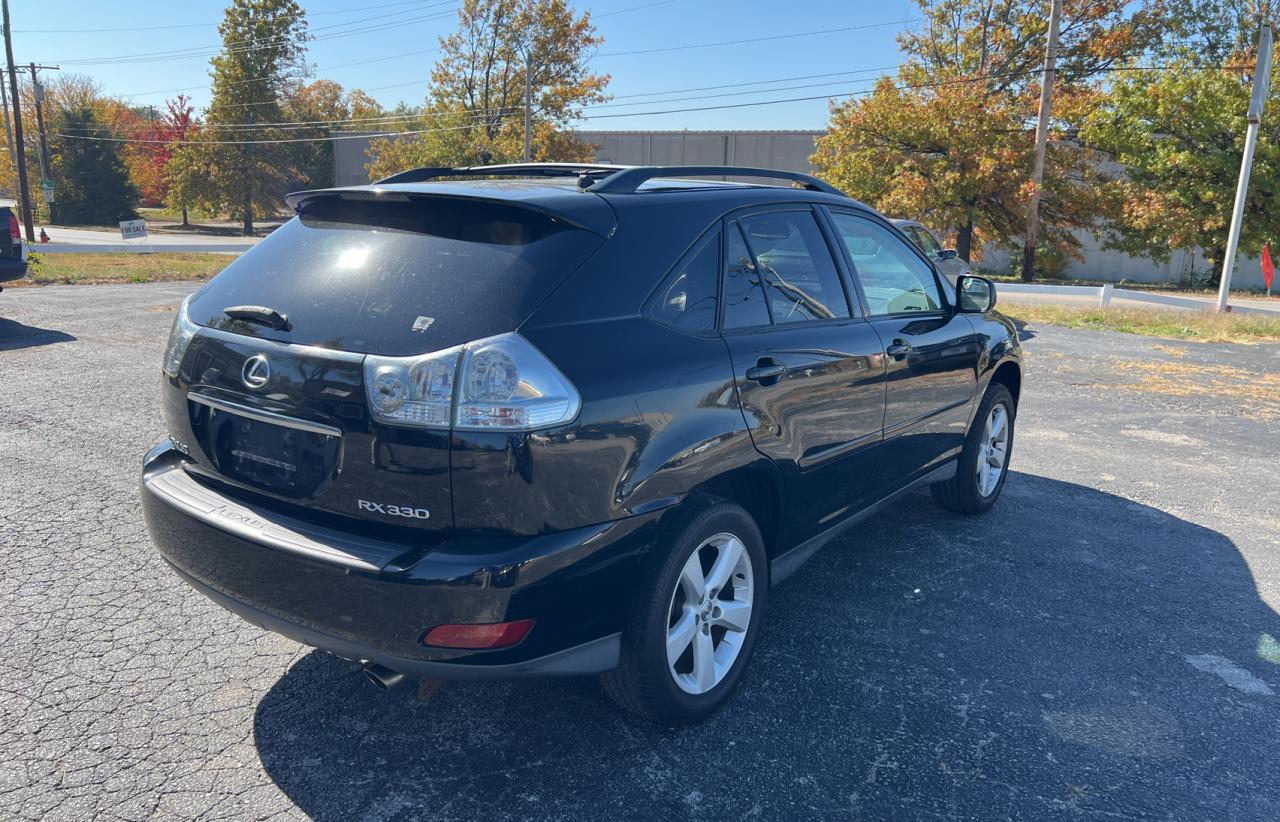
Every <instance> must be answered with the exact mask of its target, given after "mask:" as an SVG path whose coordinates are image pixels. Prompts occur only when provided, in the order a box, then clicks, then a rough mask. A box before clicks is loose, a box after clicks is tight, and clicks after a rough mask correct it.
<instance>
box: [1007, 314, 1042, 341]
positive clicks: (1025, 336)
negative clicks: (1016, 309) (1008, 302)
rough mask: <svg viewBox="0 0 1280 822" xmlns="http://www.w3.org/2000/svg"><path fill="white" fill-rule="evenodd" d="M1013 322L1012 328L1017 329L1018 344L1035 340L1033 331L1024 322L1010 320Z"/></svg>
mask: <svg viewBox="0 0 1280 822" xmlns="http://www.w3.org/2000/svg"><path fill="white" fill-rule="evenodd" d="M1010 319H1011V320H1012V321H1013V327H1014V328H1016V329H1018V342H1026V341H1027V340H1034V339H1035V338H1036V332H1035V329H1034V328H1032V327H1031V326H1030V325H1029V324H1028V323H1027V321H1026V320H1019V319H1014V318H1012V317H1011V318H1010Z"/></svg>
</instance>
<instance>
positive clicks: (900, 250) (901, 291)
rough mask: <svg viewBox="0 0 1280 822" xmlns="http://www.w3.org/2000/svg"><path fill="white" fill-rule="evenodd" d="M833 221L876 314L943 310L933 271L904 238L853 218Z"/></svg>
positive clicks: (837, 217) (835, 217)
mask: <svg viewBox="0 0 1280 822" xmlns="http://www.w3.org/2000/svg"><path fill="white" fill-rule="evenodd" d="M831 218H832V221H833V222H834V223H835V226H836V232H837V233H838V234H839V235H840V241H841V242H843V243H844V246H845V248H846V249H847V250H848V251H849V260H850V262H852V263H853V272H854V276H856V277H857V278H858V280H859V282H861V283H862V290H863V292H864V293H865V294H866V297H867V306H868V308H869V309H870V311H871V313H872V314H903V313H908V312H912V311H937V310H940V309H941V308H942V299H941V298H940V297H939V295H938V284H937V282H936V281H935V280H934V278H933V270H932V269H931V268H930V267H929V265H928V263H926V262H925V261H924V260H921V259H920V257H919V255H918V254H916V253H915V252H914V251H912V250H911V247H910V246H908V245H907V244H906V243H905V242H904V241H903V240H902V238H901V237H899V236H898V235H897V234H895V233H894V232H892V231H890V230H889V229H887V228H884V227H883V226H881V225H879V224H877V223H873V222H871V221H870V220H865V219H863V218H861V217H854V216H853V215H851V214H840V213H833V214H832V215H831Z"/></svg>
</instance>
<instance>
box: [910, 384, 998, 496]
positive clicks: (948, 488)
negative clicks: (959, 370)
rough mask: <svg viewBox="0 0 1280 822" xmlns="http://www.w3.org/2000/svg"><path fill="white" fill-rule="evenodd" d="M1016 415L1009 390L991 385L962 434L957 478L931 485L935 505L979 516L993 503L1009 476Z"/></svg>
mask: <svg viewBox="0 0 1280 822" xmlns="http://www.w3.org/2000/svg"><path fill="white" fill-rule="evenodd" d="M1016 412H1017V407H1016V406H1015V405H1014V403H1013V395H1012V394H1010V393H1009V389H1008V388H1007V387H1005V386H1004V385H1003V384H1001V383H992V384H991V386H990V387H989V388H987V393H986V395H985V396H983V398H982V402H981V404H979V406H978V413H976V414H974V416H973V423H972V424H971V425H970V426H969V433H968V434H967V435H965V438H964V447H963V449H961V451H960V458H959V460H958V461H957V463H956V475H955V476H954V477H952V478H951V479H949V480H946V481H945V482H938V483H934V484H933V485H932V486H931V489H932V491H933V499H934V502H936V503H938V504H939V505H941V506H942V507H943V508H946V509H948V510H950V511H956V512H958V513H961V514H981V513H984V512H985V511H987V509H989V508H990V507H991V506H992V505H994V504H995V501H996V499H997V498H999V496H1000V489H1002V488H1004V480H1005V477H1007V476H1008V475H1009V458H1010V457H1011V456H1012V455H1013V423H1014V419H1015V418H1016ZM997 461H998V462H999V465H998V466H997V465H995V464H994V463H995V462H997ZM997 469H998V470H997Z"/></svg>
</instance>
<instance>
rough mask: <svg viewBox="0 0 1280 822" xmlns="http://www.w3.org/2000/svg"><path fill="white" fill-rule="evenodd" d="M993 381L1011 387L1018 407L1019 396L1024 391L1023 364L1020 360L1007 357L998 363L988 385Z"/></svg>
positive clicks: (1014, 403) (1010, 390)
mask: <svg viewBox="0 0 1280 822" xmlns="http://www.w3.org/2000/svg"><path fill="white" fill-rule="evenodd" d="M993 383H1000V384H1001V385H1003V386H1004V387H1005V388H1008V389H1009V393H1010V394H1011V395H1012V396H1013V405H1014V408H1017V406H1018V401H1019V396H1020V395H1021V393H1022V366H1021V365H1020V364H1019V363H1018V361H1017V360H1014V359H1007V360H1005V361H1004V362H1002V363H1000V364H999V365H997V366H996V368H995V370H994V371H993V372H991V379H990V380H989V381H988V382H987V385H988V387H990V386H991V385H992V384H993Z"/></svg>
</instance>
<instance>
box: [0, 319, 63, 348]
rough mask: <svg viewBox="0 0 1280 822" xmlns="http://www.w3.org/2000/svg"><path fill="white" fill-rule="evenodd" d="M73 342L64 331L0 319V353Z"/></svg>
mask: <svg viewBox="0 0 1280 822" xmlns="http://www.w3.org/2000/svg"><path fill="white" fill-rule="evenodd" d="M74 340H75V337H73V336H71V335H70V334H68V333H66V332H65V331H53V330H50V329H47V328H36V327H34V326H30V325H23V324H22V323H20V322H18V321H17V320H7V319H5V318H4V317H0V351H14V350H17V349H19V348H35V347H36V346H41V345H52V344H53V343H60V342H73V341H74Z"/></svg>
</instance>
